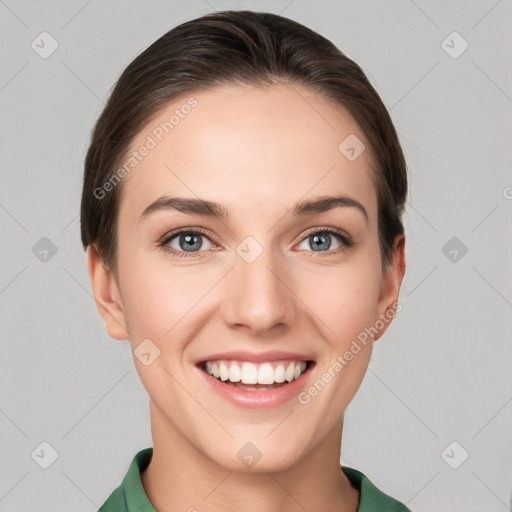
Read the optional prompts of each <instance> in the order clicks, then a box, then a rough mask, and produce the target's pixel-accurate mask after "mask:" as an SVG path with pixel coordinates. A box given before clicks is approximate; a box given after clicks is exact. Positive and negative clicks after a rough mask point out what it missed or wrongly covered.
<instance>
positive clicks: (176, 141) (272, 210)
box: [88, 85, 405, 512]
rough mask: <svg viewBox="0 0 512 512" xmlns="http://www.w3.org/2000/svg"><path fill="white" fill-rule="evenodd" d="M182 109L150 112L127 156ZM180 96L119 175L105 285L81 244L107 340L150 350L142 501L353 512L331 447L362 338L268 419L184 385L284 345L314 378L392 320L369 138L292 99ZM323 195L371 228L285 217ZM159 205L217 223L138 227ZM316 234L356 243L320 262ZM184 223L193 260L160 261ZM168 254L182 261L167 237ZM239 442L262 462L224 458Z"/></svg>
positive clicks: (300, 95) (312, 97)
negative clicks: (148, 438)
mask: <svg viewBox="0 0 512 512" xmlns="http://www.w3.org/2000/svg"><path fill="white" fill-rule="evenodd" d="M189 96H190V95H189ZM189 96H187V97H184V98H182V99H180V100H179V101H175V102H173V103H172V104H170V105H169V106H168V107H166V108H165V109H162V111H161V112H159V113H158V115H157V116H156V117H155V118H154V119H153V120H152V121H151V123H149V124H148V125H147V127H145V128H144V129H143V130H142V131H141V132H140V133H139V135H138V136H137V139H136V140H135V141H134V142H133V144H132V149H136V148H139V147H140V146H141V145H143V144H144V141H145V140H146V138H147V136H148V135H150V134H151V130H152V129H154V127H155V126H157V125H158V124H159V123H160V122H163V121H165V120H168V119H169V117H170V115H172V113H173V111H174V109H175V108H179V107H180V105H183V104H184V103H185V102H186V100H187V99H188V97H189ZM193 97H194V98H196V99H197V101H198V105H197V106H196V107H195V108H194V109H192V111H191V112H190V113H189V114H188V115H187V116H185V117H184V118H183V119H181V120H180V123H179V125H177V126H176V127H175V128H174V129H173V131H172V132H170V133H169V134H168V135H166V136H165V138H164V139H163V140H162V142H160V143H159V144H158V145H157V147H156V148H154V149H152V150H151V151H150V153H149V154H148V156H146V157H145V158H144V159H143V160H142V161H141V162H140V163H139V164H138V165H137V167H136V170H134V171H132V172H131V173H130V174H129V175H127V176H126V177H125V178H124V179H123V182H122V186H123V187H124V197H123V200H122V202H121V206H120V212H119V231H118V236H119V238H118V244H119V245H118V276H117V278H118V280H116V278H115V276H114V274H112V273H111V272H110V271H108V270H107V269H106V268H105V267H104V266H103V265H102V263H101V261H100V259H99V257H98V255H97V254H96V252H95V251H94V250H92V249H91V248H89V249H88V266H89V274H90V278H91V283H92V288H93V292H94V297H95V299H96V303H97V306H98V310H99V312H100V314H101V315H102V317H103V319H104V321H105V327H106V330H107V332H108V334H109V335H110V336H111V337H112V338H115V339H118V340H126V339H129V340H130V343H131V347H132V350H135V348H136V347H137V346H138V345H139V344H140V343H141V341H142V340H144V339H147V338H149V339H150V340H151V341H152V342H153V343H154V344H155V345H156V346H157V347H158V349H159V350H160V355H159V357H158V358H156V359H155V360H154V362H153V363H152V364H150V365H149V366H145V365H144V364H142V363H141V361H139V359H138V358H137V357H134V362H135V366H136V369H137V371H138V374H139V376H140V378H141V381H142V383H143V385H144V387H145V389H146V390H147V392H148V394H149V397H150V413H151V426H152V435H153V446H154V453H153V458H152V461H151V463H150V464H149V466H148V468H147V469H146V471H144V472H143V473H142V482H143V485H144V488H145V490H146V493H147V494H148V497H149V499H150V500H151V502H152V503H153V505H154V507H155V508H156V509H158V510H159V511H171V510H183V511H186V510H189V508H190V507H195V508H196V509H197V510H198V511H200V512H204V511H208V512H210V511H211V512H214V511H221V510H222V511H226V510H233V511H235V510H244V511H246V512H252V511H261V510H265V511H268V512H272V511H276V512H277V511H282V510H287V511H301V512H303V511H304V510H308V511H313V510H315V511H328V510H340V511H347V512H348V511H350V512H355V511H356V510H357V507H358V503H359V497H360V496H359V491H357V490H356V489H355V488H354V487H352V486H351V484H350V482H349V480H348V478H347V477H345V475H344V474H343V473H342V472H341V470H340V463H339V457H340V446H341V437H342V427H343V414H344V411H345V409H346V407H347V405H348V404H349V403H350V401H351V400H352V398H353V397H354V395H355V394H356V392H357V390H358V388H359V386H360V384H361V382H362V379H363V377H364V375H365V372H366V369H367V366H368V363H369V360H370V356H371V351H372V346H373V343H372V341H371V340H370V342H369V343H368V344H367V345H365V346H364V345H361V348H362V350H361V351H360V352H359V353H358V354H357V355H355V356H354V358H353V359H352V360H351V361H350V362H349V363H348V364H347V365H346V366H345V367H344V368H343V370H342V371H341V372H339V373H337V374H336V377H335V378H333V379H332V380H331V382H330V383H328V384H327V385H326V386H325V388H324V389H323V390H322V391H321V392H320V393H319V394H318V395H317V396H315V397H314V398H313V399H312V400H311V401H310V402H309V403H308V404H305V405H302V404H300V403H298V401H297V400H295V399H292V400H290V401H289V402H287V403H286V404H284V405H282V406H279V407H276V408H273V409H265V410H246V409H241V408H237V407H236V406H234V405H231V404H230V403H227V402H225V401H224V400H223V399H222V398H221V397H219V396H217V395H216V394H215V393H214V392H213V391H212V390H210V389H209V386H206V385H205V383H204V382H203V381H202V379H198V378H197V369H196V368H195V367H194V363H195V362H196V361H197V360H199V359H200V358H201V357H203V356H208V355H211V354H213V353H214V352H219V351H227V350H236V349H245V350H248V351H252V352H262V351H268V350H272V349H276V350H291V351H296V352H299V353H301V354H305V355H308V356H309V357H310V358H311V359H314V360H315V362H316V366H315V367H314V368H313V372H312V374H311V376H310V381H309V382H310V383H313V382H314V381H316V380H317V379H318V378H319V377H320V375H321V374H322V373H323V372H324V371H326V370H327V369H328V368H329V367H332V364H333V362H334V361H336V358H337V356H338V355H340V354H343V353H344V352H345V351H346V350H347V349H348V348H349V347H350V345H351V343H352V341H353V340H355V339H356V338H357V335H358V334H359V333H361V332H362V331H363V330H364V329H365V328H366V327H369V326H373V325H374V324H375V322H376V321H377V320H378V319H379V318H381V316H380V315H382V314H384V313H386V311H388V310H390V309H392V307H393V304H394V303H396V302H397V300H398V294H399V290H400V286H401V283H402V279H403V276H404V272H405V255H404V247H405V239H404V237H403V235H400V236H397V237H396V239H395V243H394V246H393V252H392V255H391V259H390V264H389V266H388V267H387V270H386V272H385V273H383V272H382V269H381V260H380V252H379V245H378V230H377V220H378V216H377V195H376V188H375V185H374V183H373V180H372V175H371V168H370V165H371V160H370V159H371V154H370V151H369V150H368V148H369V146H368V144H367V143H366V139H365V136H364V133H362V132H361V130H360V128H359V127H358V125H357V124H356V123H355V122H354V121H353V120H352V118H351V117H350V116H349V115H348V113H346V112H344V111H343V110H342V109H341V108H335V107H334V106H333V105H332V104H331V103H329V102H328V101H327V100H325V99H324V98H322V97H320V96H319V95H317V93H315V92H312V91H309V90H307V89H304V88H300V87H298V86H293V87H291V86H287V85H273V86H271V87H268V88H266V89H257V88H253V87H249V86H247V87H246V86H243V87H242V86H236V87H235V86H223V87H220V88H216V89H210V90H208V91H206V92H201V93H197V94H194V95H193ZM349 134H355V135H356V136H357V137H358V138H359V139H360V140H362V141H364V142H365V144H366V147H367V150H366V151H364V152H363V153H362V154H361V156H360V157H359V158H357V159H356V160H355V161H349V160H348V159H347V158H345V156H344V155H343V154H342V153H341V152H340V151H339V150H338V145H339V144H340V142H341V141H342V140H343V139H345V137H347V136H348V135H349ZM335 193H336V194H346V195H349V196H351V197H352V198H354V199H357V200H358V201H359V202H360V203H361V204H362V205H363V206H364V208H365V209H366V211H367V213H368V221H366V220H365V217H364V216H363V215H362V213H361V212H360V211H359V210H358V209H357V208H354V207H345V208H334V209H332V210H330V211H327V212H323V213H320V214H316V215H310V216H306V217H293V216H292V215H291V213H290V210H291V208H292V206H293V205H294V204H295V203H296V202H297V201H299V200H304V199H312V198H318V197H321V196H331V195H334V194H335ZM164 194H167V195H173V196H183V197H199V198H201V199H204V200H210V201H215V202H218V203H220V204H222V205H223V206H224V207H225V208H227V209H228V211H229V214H230V217H229V219H227V220H226V219H224V220H220V219H215V218H209V217H203V216H200V215H197V214H194V215H190V214H185V213H181V212H177V211H175V210H172V209H168V210H165V211H158V212H156V213H154V214H152V215H150V216H148V217H147V218H145V219H144V220H141V221H139V217H140V216H141V213H142V212H143V211H144V209H145V208H146V207H147V206H148V205H149V204H150V203H152V202H153V201H154V200H155V199H157V198H158V197H160V196H161V195H164ZM326 226H328V227H334V228H339V229H342V230H343V231H345V232H346V233H348V234H349V235H350V236H351V237H352V238H353V239H354V240H355V242H356V245H355V246H353V247H350V248H344V249H343V244H342V242H341V241H340V240H339V239H338V238H337V237H336V236H335V235H331V239H330V244H331V245H330V246H328V248H327V249H326V248H323V249H320V250H319V251H314V247H313V242H311V240H310V239H309V236H310V235H311V234H314V233H317V232H318V231H321V230H322V228H325V227H326ZM181 227H187V228H198V227H201V228H203V229H205V230H207V231H208V233H210V234H211V235H210V236H207V237H202V238H201V240H202V242H203V245H202V247H201V248H200V249H199V251H197V250H196V252H195V253H194V254H195V255H197V254H200V256H199V257H198V256H194V255H193V256H192V257H183V258H180V257H176V256H172V255H170V254H168V253H166V252H165V251H164V250H163V248H161V247H159V246H158V240H159V239H160V238H161V237H163V236H164V235H165V234H167V233H169V232H170V231H171V230H173V229H176V228H181ZM313 228H315V229H313ZM316 228H317V229H316ZM247 236H252V237H253V238H254V239H255V240H257V242H258V243H259V244H260V245H261V247H262V248H263V252H262V254H261V255H260V256H259V257H258V258H257V259H256V260H255V261H254V262H252V263H250V264H249V263H247V262H246V261H245V260H244V259H242V258H241V257H240V256H239V255H238V254H237V252H236V248H237V246H238V245H239V244H240V243H241V242H242V241H243V240H244V239H245V238H246V237H247ZM308 240H309V242H308ZM328 243H329V241H327V244H328ZM171 244H172V248H173V249H174V250H176V251H180V250H181V252H185V249H184V248H183V247H184V245H183V244H182V245H180V244H179V236H177V237H175V238H174V239H173V241H172V242H169V244H168V246H169V245H171ZM324 247H325V246H324ZM329 247H330V248H329ZM340 247H341V248H342V250H341V251H337V252H336V250H337V249H338V248H340ZM215 248H217V249H218V250H215ZM187 254H190V253H187ZM318 254H320V256H319V257H315V256H316V255H318ZM311 255H313V257H311ZM388 326H389V322H388V323H386V324H385V326H384V328H383V329H381V330H380V331H379V333H378V335H376V336H375V340H377V339H379V338H380V336H381V335H382V334H383V333H384V332H385V330H386V329H387V327H388ZM249 441H250V442H252V443H253V444H254V445H256V446H257V447H258V449H259V450H260V452H261V453H262V458H261V459H260V460H259V461H258V463H257V464H255V465H254V466H253V467H251V468H248V467H246V466H244V465H243V464H242V463H241V461H240V460H239V459H238V457H237V452H238V450H240V448H241V447H242V446H244V445H245V444H246V443H247V442H249ZM191 510H192V509H191Z"/></svg>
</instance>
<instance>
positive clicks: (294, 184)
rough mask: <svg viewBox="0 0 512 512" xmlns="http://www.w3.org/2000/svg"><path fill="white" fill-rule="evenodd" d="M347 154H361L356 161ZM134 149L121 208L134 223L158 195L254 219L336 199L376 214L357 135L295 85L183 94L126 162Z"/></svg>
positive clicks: (349, 122) (366, 158) (335, 111)
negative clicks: (322, 198) (303, 202)
mask: <svg viewBox="0 0 512 512" xmlns="http://www.w3.org/2000/svg"><path fill="white" fill-rule="evenodd" d="M144 147H145V148H147V149H145V150H144V149H143V148H144ZM352 148H354V150H355V151H356V152H357V153H358V152H359V151H361V150H362V153H361V154H360V155H359V156H357V153H356V156H357V158H355V159H354V158H353V156H354V151H350V150H351V149H352ZM363 148H365V149H364V150H363ZM347 149H349V152H348V153H347ZM134 152H135V153H137V156H133V157H132V158H135V159H136V161H134V162H132V163H134V164H135V165H134V166H133V168H132V169H131V170H130V172H129V173H127V174H126V177H124V178H123V183H122V187H123V194H122V197H123V198H122V201H121V211H120V217H124V216H128V217H129V218H130V219H131V220H134V221H135V220H136V219H137V218H138V216H139V215H140V214H141V212H142V211H143V210H144V208H146V206H147V205H148V204H149V203H150V202H152V201H154V200H155V199H156V198H158V197H159V196H162V195H165V194H169V195H176V196H178V195H179V196H188V197H199V198H201V199H205V200H209V199H211V200H213V201H215V202H219V203H221V204H223V205H225V206H226V208H228V210H230V211H231V210H232V209H233V210H236V209H237V210H238V212H239V213H240V214H248V215H254V212H255V211H258V210H259V209H261V208H263V207H265V208H266V209H268V208H269V206H270V205H281V210H280V211H282V207H283V206H285V207H288V208H289V207H290V206H291V205H292V204H294V203H295V202H297V201H298V200H300V199H305V198H309V197H313V196H319V195H332V194H334V193H340V194H341V193H342V194H348V195H350V196H354V197H356V198H357V199H358V200H359V201H360V202H362V203H363V204H365V207H366V209H367V210H368V213H369V216H370V217H373V216H374V215H376V191H375V188H374V183H373V179H372V172H373V171H372V169H371V165H372V161H371V155H370V148H369V145H368V142H367V140H366V138H365V135H364V133H363V132H362V131H361V129H360V128H359V126H358V125H357V123H355V121H354V120H353V119H352V117H351V116H350V115H349V114H348V112H346V111H345V110H344V109H342V108H341V107H334V106H333V104H332V103H331V102H329V101H328V100H327V99H325V98H323V97H322V96H320V95H319V94H318V93H315V92H312V91H310V90H308V89H304V88H301V87H299V86H297V85H293V86H290V85H273V86H269V87H266V88H255V87H249V86H222V87H216V88H214V89H209V90H207V91H202V92H198V93H195V94H194V93H191V94H189V95H183V96H181V97H180V98H179V99H176V100H175V101H173V102H172V103H170V104H168V105H167V106H166V107H164V108H162V109H161V110H160V111H159V112H158V113H157V115H156V116H154V117H153V118H152V119H151V121H150V122H148V123H147V125H146V126H145V127H144V128H143V129H142V130H141V131H140V133H139V134H138V135H137V137H136V138H135V139H134V141H133V142H132V144H131V147H130V151H129V155H130V154H132V155H133V154H134ZM142 153H143V154H144V155H143V156H141V155H142ZM129 155H128V156H129ZM347 155H348V157H351V158H348V157H347ZM230 205H231V207H232V208H230ZM276 212H277V210H276Z"/></svg>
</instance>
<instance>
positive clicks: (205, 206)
mask: <svg viewBox="0 0 512 512" xmlns="http://www.w3.org/2000/svg"><path fill="white" fill-rule="evenodd" d="M339 207H342V208H348V207H354V208H356V209H357V210H359V211H360V212H361V213H362V214H363V216H364V218H365V220H366V223H368V212H367V211H366V209H365V208H364V206H363V205H362V204H361V203H360V202H359V201H358V200H357V199H354V198H352V197H350V196H347V195H337V196H324V197H321V198H319V199H307V200H303V201H299V202H297V203H296V204H295V205H294V206H293V207H292V215H294V216H306V215H316V214H319V213H323V212H326V211H329V210H332V209H334V208H339ZM160 210H177V211H179V212H182V213H187V214H196V215H204V216H208V217H213V218H218V219H228V218H229V212H228V210H227V209H226V208H224V206H222V205H221V204H218V203H215V202H212V201H206V200H203V199H195V198H187V197H169V196H162V197H159V198H158V199H157V200H156V201H154V202H152V203H151V204H150V205H149V206H148V207H147V208H146V209H145V210H144V211H143V212H142V214H141V216H140V218H139V222H140V221H141V220H143V219H144V218H147V217H148V216H150V215H151V214H152V213H154V212H157V211H160Z"/></svg>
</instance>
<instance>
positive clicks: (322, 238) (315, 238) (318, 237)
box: [311, 233, 330, 249]
mask: <svg viewBox="0 0 512 512" xmlns="http://www.w3.org/2000/svg"><path fill="white" fill-rule="evenodd" d="M311 238H313V247H317V248H318V247H321V246H322V245H324V246H325V247H322V248H324V249H329V247H328V246H329V245H330V244H328V241H330V235H328V234H327V233H326V234H324V235H313V236H312V237H311ZM318 240H320V243H317V242H318ZM322 241H327V242H324V243H322Z"/></svg>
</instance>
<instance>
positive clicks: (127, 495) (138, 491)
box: [98, 447, 411, 512]
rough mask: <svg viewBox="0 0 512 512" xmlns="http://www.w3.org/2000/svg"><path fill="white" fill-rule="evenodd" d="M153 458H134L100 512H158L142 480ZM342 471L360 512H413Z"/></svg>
mask: <svg viewBox="0 0 512 512" xmlns="http://www.w3.org/2000/svg"><path fill="white" fill-rule="evenodd" d="M152 455H153V448H152V447H149V448H144V449H143V450H141V451H140V452H138V453H137V454H136V455H135V457H134V458H133V460H132V462H131V464H130V467H129V469H128V472H127V473H126V476H125V477H124V479H123V481H122V482H121V485H119V487H117V488H116V489H114V491H113V492H112V494H111V495H110V496H109V497H108V499H107V501H106V502H105V503H104V504H103V505H102V506H101V508H100V509H99V511H98V512H156V510H155V508H154V507H153V505H152V504H151V502H150V501H149V498H148V497H147V495H146V492H145V490H144V487H143V485H142V481H141V478H140V474H141V473H142V472H143V471H144V470H145V469H146V467H147V466H148V464H149V462H150V461H151V457H152ZM341 469H342V471H343V473H345V475H346V476H347V478H348V479H349V480H350V482H352V484H353V485H355V487H356V488H357V489H359V491H360V492H361V497H360V500H359V507H358V508H357V512H411V511H410V510H409V509H408V508H407V507H406V506H405V505H403V504H402V503H400V502H399V501H396V500H395V499H393V498H391V496H388V495H387V494H384V493H383V492H382V491H380V490H379V489H377V487H375V486H374V485H373V484H372V483H371V482H370V480H368V478H366V476H365V475H364V474H363V473H361V471H358V470H357V469H353V468H348V467H345V466H342V467H341Z"/></svg>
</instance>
